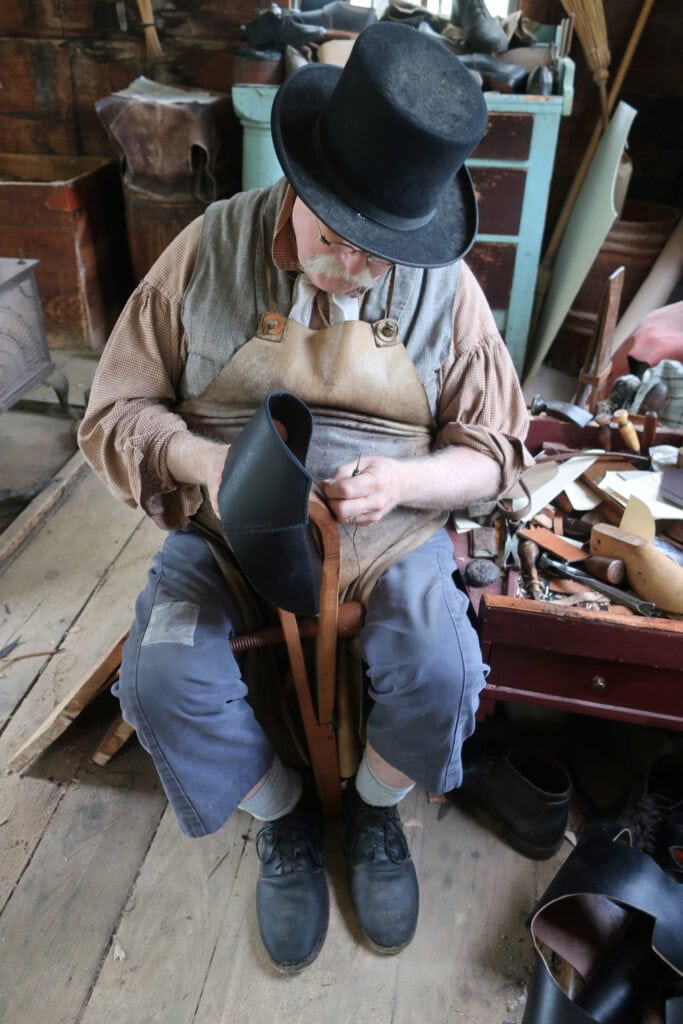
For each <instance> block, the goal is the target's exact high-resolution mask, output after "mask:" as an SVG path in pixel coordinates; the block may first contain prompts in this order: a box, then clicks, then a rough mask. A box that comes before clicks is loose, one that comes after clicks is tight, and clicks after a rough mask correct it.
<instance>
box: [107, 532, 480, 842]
mask: <svg viewBox="0 0 683 1024" xmlns="http://www.w3.org/2000/svg"><path fill="white" fill-rule="evenodd" d="M454 569H455V565H454V562H453V549H452V546H451V543H450V540H449V539H448V536H447V534H446V533H445V531H441V532H439V533H438V534H436V536H434V537H433V538H432V539H431V540H429V541H428V542H427V543H426V544H424V545H422V547H420V548H418V549H417V550H415V551H413V552H411V553H410V554H409V555H406V557H405V558H403V559H401V560H400V561H399V562H397V563H396V564H395V565H392V566H391V568H390V569H388V570H387V572H386V573H385V574H384V575H383V576H382V577H381V578H380V580H379V581H378V583H377V585H376V587H375V589H374V591H373V593H372V596H371V599H370V602H369V605H368V608H367V612H366V617H365V625H364V627H363V629H362V632H361V636H360V642H361V652H362V657H363V660H364V662H365V664H366V666H367V677H368V680H369V696H370V698H371V710H370V714H369V717H368V724H367V735H368V740H369V742H370V743H371V744H372V746H373V747H374V748H375V750H376V751H377V752H378V753H379V754H380V755H381V756H382V757H383V758H384V759H385V760H386V761H388V762H389V764H391V765H392V766H393V767H395V768H398V769H399V770H400V771H402V772H404V773H405V774H406V775H408V776H409V777H410V778H411V779H414V780H415V781H416V782H417V783H419V784H420V785H422V786H424V787H426V788H427V789H430V790H433V791H436V792H444V791H447V790H449V789H452V788H453V787H455V786H458V785H459V784H460V782H461V780H462V766H461V760H460V750H461V747H462V744H463V742H464V741H465V739H466V738H467V737H468V736H469V735H470V734H471V733H472V732H473V730H474V724H475V712H476V708H477V704H478V695H479V692H480V690H481V688H482V687H483V685H484V682H485V677H486V672H487V669H486V666H484V665H483V663H482V660H481V654H480V649H479V642H478V639H477V635H476V632H475V631H474V629H473V627H472V625H471V624H470V621H469V619H468V616H467V608H468V601H467V598H466V596H465V595H464V594H463V593H462V592H461V591H460V590H459V589H458V588H457V587H456V585H455V584H454V582H453V572H454ZM245 628H246V627H245V624H244V623H243V622H242V619H241V615H240V611H239V609H238V607H237V604H236V602H235V599H234V598H233V596H232V594H231V592H230V589H229V587H228V585H227V583H226V581H225V579H224V577H223V575H222V573H221V571H220V569H219V568H218V566H217V564H216V562H215V560H214V558H213V555H212V554H211V551H210V549H209V547H208V545H207V544H206V542H205V540H204V538H203V537H202V536H201V534H200V533H199V532H198V531H197V530H196V529H195V528H194V527H192V526H189V527H186V528H185V529H184V530H180V531H178V532H176V533H171V534H169V535H168V536H167V537H166V540H165V542H164V545H163V547H162V549H161V551H159V552H158V554H157V555H156V556H155V558H154V561H153V564H152V568H151V569H150V572H149V577H148V581H147V586H146V587H145V589H144V590H143V591H142V593H141V594H140V596H139V597H138V599H137V602H136V605H135V621H134V623H133V626H132V628H131V633H130V637H129V639H128V640H127V642H126V644H125V647H124V651H123V659H122V664H121V674H120V679H119V681H118V682H117V683H116V684H115V686H114V688H113V692H114V693H115V694H116V696H117V697H118V699H119V701H120V703H121V708H122V712H123V717H124V718H125V720H126V721H127V722H128V723H129V724H130V725H132V726H133V727H134V728H135V730H136V732H137V734H138V738H139V740H140V742H141V744H142V745H143V747H144V748H145V749H146V750H147V751H148V752H149V753H150V754H151V756H152V758H153V760H154V763H155V765H156V768H157V771H158V773H159V777H160V779H161V782H162V785H163V787H164V789H165V791H166V794H167V796H168V799H169V802H170V804H171V807H172V808H173V810H174V812H175V814H176V817H177V819H178V823H179V825H180V828H181V829H182V831H183V832H184V833H185V834H186V835H190V836H203V835H208V834H210V833H211V832H215V831H217V830H218V829H219V828H220V827H221V826H222V825H223V824H224V823H225V821H227V819H228V818H229V817H230V815H231V814H232V812H233V810H234V809H235V807H236V806H237V805H238V803H240V801H241V800H242V799H243V798H244V797H245V796H246V794H247V793H248V792H249V790H250V789H252V788H253V786H255V785H256V783H257V782H258V781H259V780H260V779H261V778H262V776H263V775H264V774H265V773H266V772H267V771H268V769H269V767H270V765H271V762H272V757H273V754H272V748H271V745H270V742H269V740H268V738H267V736H266V735H265V734H264V732H263V730H262V729H261V727H260V725H259V724H258V722H257V721H256V718H255V717H254V714H253V711H252V709H251V707H250V705H249V704H248V703H247V700H246V696H247V687H246V685H245V683H244V681H243V679H242V676H241V673H240V667H239V664H238V661H237V660H236V659H235V657H234V655H233V654H232V652H231V650H230V645H229V642H228V639H229V637H230V636H231V635H232V634H234V633H239V632H242V631H243V630H244V629H245Z"/></svg>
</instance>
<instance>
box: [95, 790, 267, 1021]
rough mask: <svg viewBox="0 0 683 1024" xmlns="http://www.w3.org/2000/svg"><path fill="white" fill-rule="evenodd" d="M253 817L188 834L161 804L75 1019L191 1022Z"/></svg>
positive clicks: (234, 893)
mask: <svg viewBox="0 0 683 1024" xmlns="http://www.w3.org/2000/svg"><path fill="white" fill-rule="evenodd" d="M252 824H253V819H252V818H251V817H250V816H249V815H247V814H242V813H240V812H238V813H236V814H234V815H233V816H232V817H231V819H230V821H229V822H228V823H227V824H226V825H225V827H224V828H222V829H221V830H220V831H219V832H218V833H216V834H215V835H213V836H207V837H205V838H202V839H188V838H187V837H186V836H183V835H182V834H181V832H180V829H179V828H178V825H177V822H176V820H175V816H174V815H173V813H172V811H171V810H170V809H169V810H167V811H166V814H165V815H164V817H163V819H162V822H161V825H160V827H159V831H158V832H157V834H156V836H155V838H154V842H153V844H152V846H151V848H150V850H149V853H148V854H147V857H146V860H145V863H144V865H143V867H142V870H141V872H140V876H139V878H138V880H137V882H136V885H135V889H134V890H133V893H132V894H131V898H130V901H129V904H128V906H127V907H126V910H125V913H124V915H123V918H122V920H121V922H120V924H119V926H118V929H117V933H116V942H115V944H114V945H113V947H112V949H111V950H110V951H109V954H108V956H107V959H106V962H105V964H104V966H103V969H102V971H101V974H100V976H99V977H98V979H97V982H96V984H95V987H94V989H93V992H92V995H91V997H90V1000H89V1003H88V1006H87V1009H86V1011H85V1013H84V1015H83V1017H82V1020H81V1021H80V1022H79V1024H121V1021H122V1019H124V1018H125V1024H148V1022H152V1021H159V1022H160V1024H161V1022H163V1024H192V1022H193V1021H194V1019H195V1010H196V1007H197V1004H198V1003H199V1000H200V998H201V994H202V991H203V988H204V983H205V979H206V975H207V972H208V970H209V966H210V964H211V963H212V959H213V956H214V950H215V947H216V941H217V936H218V934H219V932H220V930H221V927H222V923H223V918H224V916H225V913H226V908H227V907H228V905H229V904H230V902H231V901H240V900H242V899H243V898H244V895H245V894H244V893H242V892H241V891H240V888H238V886H239V882H238V879H239V867H240V863H241V860H242V856H243V853H244V849H245V846H247V847H253V842H252V841H251V840H250V839H249V838H248V835H249V831H250V829H251V826H252ZM249 855H250V856H253V849H251V850H250V851H249ZM122 1006H125V1008H126V1009H125V1015H123V1017H122V1010H121V1008H122ZM252 1024H253V1022H252Z"/></svg>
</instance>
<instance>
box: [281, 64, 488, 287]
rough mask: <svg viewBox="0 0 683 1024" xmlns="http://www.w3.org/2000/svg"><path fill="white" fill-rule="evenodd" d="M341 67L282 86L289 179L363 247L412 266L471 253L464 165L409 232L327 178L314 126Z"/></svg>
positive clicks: (320, 69)
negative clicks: (356, 203) (353, 202)
mask: <svg viewBox="0 0 683 1024" xmlns="http://www.w3.org/2000/svg"><path fill="white" fill-rule="evenodd" d="M341 71H342V69H341V68H339V67H336V66H335V65H331V64H308V65H306V66H305V67H302V68H299V69H298V70H297V71H295V72H294V74H293V75H291V76H290V77H289V78H288V79H287V80H286V81H285V82H284V83H283V84H282V85H281V86H280V88H279V89H278V91H277V95H276V97H275V102H274V103H273V111H272V118H271V129H272V136H273V143H274V146H275V151H276V153H277V156H278V159H279V161H280V165H281V167H282V170H283V172H284V174H285V177H286V178H287V180H288V181H289V182H290V184H291V185H292V187H293V189H294V191H295V192H296V193H297V195H298V196H299V197H300V198H301V199H302V200H303V202H304V203H305V204H306V206H308V207H309V209H311V210H312V211H313V213H315V214H316V216H317V217H319V218H320V220H322V221H323V222H324V223H325V224H327V226H328V227H330V228H332V230H333V231H335V232H336V233H337V234H338V235H340V236H341V237H342V238H345V239H346V240H347V241H348V242H350V243H351V244H352V245H355V246H357V247H358V248H359V249H364V250H365V251H366V252H369V253H370V254H371V255H373V256H379V257H381V258H382V259H386V260H388V261H389V262H390V263H399V264H402V265H404V266H409V267H442V266H446V265H447V264H448V263H454V262H455V260H458V259H460V258H461V257H463V256H464V255H465V254H466V253H467V252H468V251H469V249H470V248H471V247H472V244H473V242H474V239H475V236H476V233H477V222H478V216H477V202H476V198H475V194H474V186H473V185H472V179H471V178H470V175H469V171H468V170H467V168H466V167H465V166H464V165H463V167H461V169H460V170H459V171H458V173H457V174H456V175H454V176H453V178H452V179H451V181H450V182H449V184H448V185H447V186H446V188H445V189H444V191H443V192H442V194H441V196H440V198H439V202H438V205H437V207H436V210H435V213H434V216H433V217H432V219H431V220H430V221H429V222H428V223H427V224H425V225H424V226H423V227H419V228H413V229H409V230H398V229H396V228H389V227H385V226H384V225H382V224H378V223H377V221H375V220H373V219H372V218H371V217H369V216H367V215H366V214H363V213H360V212H359V211H358V210H355V209H354V208H353V207H352V206H350V205H349V204H348V203H347V202H345V201H344V200H343V199H341V198H340V197H339V196H338V195H337V194H336V192H335V190H334V186H333V185H332V184H331V183H329V182H328V180H327V178H328V175H327V173H326V171H325V168H324V167H323V165H322V163H321V161H320V160H319V159H318V158H317V157H316V151H315V146H314V144H313V139H314V130H315V125H316V123H317V121H318V118H319V117H320V115H321V113H322V112H323V110H324V109H325V107H326V105H327V102H328V100H329V98H330V96H331V94H332V92H333V90H334V87H335V85H336V84H337V81H338V79H339V76H340V74H341ZM387 173H391V168H388V169H387Z"/></svg>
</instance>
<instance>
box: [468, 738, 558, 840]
mask: <svg viewBox="0 0 683 1024" xmlns="http://www.w3.org/2000/svg"><path fill="white" fill-rule="evenodd" d="M448 796H449V798H450V799H451V800H452V801H453V803H454V804H456V805H457V806H459V807H462V808H463V809H464V810H469V811H473V812H474V813H475V814H479V813H482V812H483V814H484V815H485V816H486V817H487V818H489V819H491V820H492V821H493V822H494V823H495V824H496V825H497V826H498V827H499V828H500V830H501V831H502V833H503V836H504V838H505V839H506V840H507V842H508V843H509V844H510V846H512V848H513V849H515V850H517V851H518V853H522V854H524V856H525V857H530V858H531V859H532V860H546V859H547V858H548V857H552V856H553V854H555V853H557V851H558V850H559V848H560V846H561V845H562V840H563V838H564V833H565V829H566V828H567V817H568V814H569V801H570V798H571V779H570V778H569V775H568V774H567V772H566V771H565V770H564V768H563V767H562V765H561V764H559V762H557V761H556V760H555V759H554V758H553V757H550V756H548V755H547V754H544V753H542V752H541V751H538V750H533V749H531V748H516V749H512V750H510V751H509V752H508V753H503V754H490V753H488V752H486V751H484V752H481V753H478V754H476V755H474V756H470V757H468V755H467V753H465V752H463V780H462V785H461V786H460V788H459V789H454V790H451V792H450V793H449V794H448Z"/></svg>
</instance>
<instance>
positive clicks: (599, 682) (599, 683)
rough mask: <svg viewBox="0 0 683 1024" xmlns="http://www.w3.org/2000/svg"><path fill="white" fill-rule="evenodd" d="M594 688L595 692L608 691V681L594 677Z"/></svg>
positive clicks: (600, 677)
mask: <svg viewBox="0 0 683 1024" xmlns="http://www.w3.org/2000/svg"><path fill="white" fill-rule="evenodd" d="M592 686H593V689H594V690H600V691H602V690H606V689H607V680H606V679H605V677H604V676H593V681H592Z"/></svg>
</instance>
